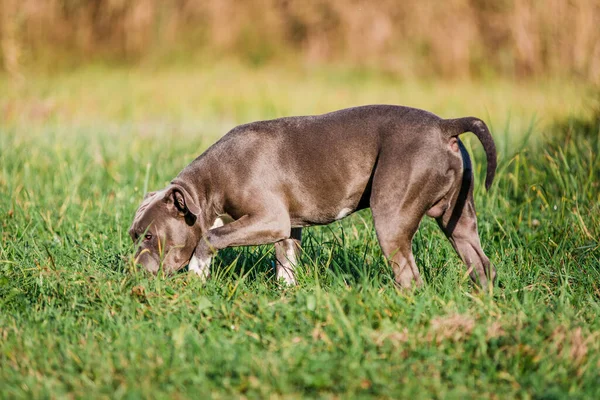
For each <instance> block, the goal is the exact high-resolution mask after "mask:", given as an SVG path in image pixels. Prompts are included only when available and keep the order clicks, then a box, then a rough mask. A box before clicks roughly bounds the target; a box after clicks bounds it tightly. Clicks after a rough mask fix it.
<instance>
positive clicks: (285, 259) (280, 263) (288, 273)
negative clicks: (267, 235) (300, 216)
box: [275, 228, 302, 285]
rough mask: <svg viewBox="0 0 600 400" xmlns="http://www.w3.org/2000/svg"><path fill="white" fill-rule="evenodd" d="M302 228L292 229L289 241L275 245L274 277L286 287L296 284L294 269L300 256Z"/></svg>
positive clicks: (285, 240)
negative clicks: (282, 281) (284, 283)
mask: <svg viewBox="0 0 600 400" xmlns="http://www.w3.org/2000/svg"><path fill="white" fill-rule="evenodd" d="M301 240H302V228H292V231H291V235H290V238H289V239H284V240H281V241H279V242H277V243H275V258H276V261H275V262H276V267H275V269H276V277H277V279H283V280H284V281H285V282H286V283H287V284H288V285H295V284H296V276H295V273H294V269H295V268H296V265H297V263H298V257H299V256H300V243H301Z"/></svg>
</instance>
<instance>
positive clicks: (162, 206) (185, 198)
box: [129, 184, 200, 274]
mask: <svg viewBox="0 0 600 400" xmlns="http://www.w3.org/2000/svg"><path fill="white" fill-rule="evenodd" d="M199 213H200V209H199V207H198V205H196V203H195V202H194V201H193V199H192V198H191V196H190V194H189V193H188V191H187V190H186V189H185V188H184V187H182V186H180V185H177V184H171V185H169V186H168V187H167V188H165V189H163V190H160V191H158V192H151V193H148V194H147V195H146V196H145V197H144V201H142V204H141V205H140V207H139V208H138V210H137V212H136V213H135V217H134V219H133V223H132V224H131V228H129V236H131V239H132V240H133V242H134V243H135V244H136V245H137V246H138V248H137V251H136V254H135V262H136V263H139V264H142V266H143V267H144V268H145V269H146V270H148V271H150V272H152V273H153V274H156V273H157V272H158V271H159V269H160V266H161V265H162V267H163V271H165V272H166V273H172V272H175V271H177V270H179V269H181V268H183V267H185V266H186V265H187V264H188V262H189V260H190V258H191V257H192V253H193V252H194V249H195V247H196V245H197V244H198V241H199V240H200V232H199V229H198V228H197V227H196V219H197V218H198V215H199Z"/></svg>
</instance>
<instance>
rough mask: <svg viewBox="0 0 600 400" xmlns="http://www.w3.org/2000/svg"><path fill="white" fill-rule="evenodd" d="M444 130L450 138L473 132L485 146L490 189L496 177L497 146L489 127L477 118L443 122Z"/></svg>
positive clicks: (486, 180) (487, 180) (487, 182)
mask: <svg viewBox="0 0 600 400" xmlns="http://www.w3.org/2000/svg"><path fill="white" fill-rule="evenodd" d="M442 128H443V129H444V131H445V132H446V133H447V134H448V135H449V136H450V137H456V136H458V135H460V134H461V133H464V132H472V133H474V134H475V136H477V139H479V141H480V142H481V144H482V145H483V149H484V150H485V155H486V158H487V171H486V176H485V188H486V189H489V188H490V186H491V185H492V181H493V180H494V176H495V175H496V145H495V144H494V139H493V138H492V135H491V134H490V131H489V129H488V127H487V125H486V124H485V123H484V122H483V121H482V120H480V119H479V118H475V117H465V118H456V119H445V120H442Z"/></svg>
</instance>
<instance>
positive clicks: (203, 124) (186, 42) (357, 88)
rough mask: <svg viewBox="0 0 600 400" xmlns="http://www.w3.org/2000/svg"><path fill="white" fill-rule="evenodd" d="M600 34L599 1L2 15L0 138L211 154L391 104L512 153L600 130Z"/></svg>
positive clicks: (159, 4)
mask: <svg viewBox="0 0 600 400" xmlns="http://www.w3.org/2000/svg"><path fill="white" fill-rule="evenodd" d="M599 27H600V0H577V1H574V0H548V1H535V0H494V1H490V0H447V1H443V2H440V1H434V0H421V1H391V0H381V1H376V2H373V1H362V0H327V1H325V0H315V1H298V0H239V1H233V0H204V1H200V0H171V1H166V0H0V120H1V122H0V124H2V125H4V126H13V125H14V126H18V129H17V130H18V131H19V132H21V134H27V135H30V136H31V135H33V133H32V132H33V131H34V130H33V129H32V126H33V125H36V124H38V123H40V124H42V125H44V126H46V127H47V126H48V124H49V123H51V122H54V123H56V124H60V126H61V128H65V129H66V128H67V127H68V126H71V125H72V126H82V125H86V126H91V127H94V126H96V127H97V126H98V123H101V124H103V125H102V126H103V127H104V128H103V129H102V130H100V131H99V130H98V129H96V130H93V132H95V133H94V134H92V135H91V136H92V137H101V136H102V135H104V140H106V134H107V129H106V127H107V126H109V125H110V124H114V125H115V126H119V127H120V129H123V130H124V131H126V132H128V133H133V134H138V133H140V132H142V133H144V134H148V135H149V134H152V133H155V134H156V135H159V136H160V135H163V136H164V135H165V134H168V135H169V136H170V137H179V136H181V137H185V138H191V139H193V140H196V141H202V146H205V145H207V144H209V143H210V142H211V140H213V139H214V138H216V137H219V136H221V135H223V134H224V133H225V132H227V130H228V129H229V128H231V127H232V126H234V125H236V124H239V123H243V122H248V121H251V120H257V119H267V118H275V117H280V116H285V115H305V114H315V113H322V112H327V111H332V110H336V109H340V108H344V107H349V106H355V105H361V104H369V103H392V104H402V105H408V106H413V107H419V108H424V109H427V110H430V111H433V112H435V113H437V114H439V115H440V116H442V117H447V118H450V117H456V116H462V115H467V114H470V115H476V116H479V117H481V118H483V119H485V120H486V122H487V123H488V124H489V125H490V126H491V127H492V128H493V130H494V133H495V134H496V138H497V140H498V142H499V143H500V145H506V146H509V145H510V146H513V145H519V143H521V141H522V140H524V138H527V140H530V142H535V141H536V140H538V139H539V138H542V137H543V135H544V132H545V130H544V128H545V127H547V126H551V125H552V126H555V125H556V124H562V125H565V124H568V123H569V122H568V121H572V120H591V119H594V120H597V119H598V115H600V112H598V110H599V109H600V106H599V104H600V96H599V94H598V93H600V91H599V90H598V84H600V28H599ZM130 122H131V123H132V124H131V125H130V126H125V125H124V123H130ZM15 124H16V125H15ZM562 125H561V126H562ZM0 126H1V125H0ZM68 131H69V130H68V129H67V130H64V129H63V131H62V132H63V135H64V134H66V133H65V132H68ZM190 151H193V152H194V153H197V151H198V149H197V147H196V148H194V147H191V150H190Z"/></svg>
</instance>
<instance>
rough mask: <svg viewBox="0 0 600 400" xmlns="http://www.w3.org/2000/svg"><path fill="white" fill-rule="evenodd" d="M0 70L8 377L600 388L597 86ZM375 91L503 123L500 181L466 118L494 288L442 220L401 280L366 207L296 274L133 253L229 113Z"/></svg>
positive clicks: (2, 354)
mask: <svg viewBox="0 0 600 400" xmlns="http://www.w3.org/2000/svg"><path fill="white" fill-rule="evenodd" d="M0 82H1V83H0V91H1V92H2V93H3V96H2V98H0V111H1V112H2V113H3V119H2V121H1V122H0V230H1V239H2V241H1V244H0V382H2V384H1V386H2V390H1V393H2V395H3V396H5V397H27V398H30V397H47V396H53V397H63V396H66V395H68V394H70V395H73V396H75V397H89V396H91V395H94V397H101V396H109V397H125V396H130V397H136V396H137V397H157V398H165V397H177V396H180V397H191V398H204V397H207V396H209V395H211V396H213V397H239V396H240V395H245V396H248V397H253V398H263V397H268V396H275V397H294V398H295V397H306V396H311V397H317V396H319V397H320V396H323V397H335V396H338V397H356V396H376V397H390V398H398V397H408V396H412V397H415V398H431V397H451V398H454V397H464V396H466V397H494V396H497V397H514V396H518V397H527V396H528V395H531V396H534V397H550V398H554V397H557V398H562V397H566V396H572V397H588V398H594V397H597V395H598V394H599V393H598V390H599V389H598V384H597V383H598V379H599V378H600V377H599V376H598V372H597V370H598V366H599V365H600V364H599V363H600V344H599V343H600V341H598V336H599V335H600V323H599V322H598V313H599V311H600V310H599V305H600V303H599V299H600V290H599V288H598V286H599V283H598V282H600V247H599V246H600V244H599V242H598V238H599V237H600V206H599V204H600V188H599V184H598V182H599V180H598V176H600V160H599V158H598V157H597V155H598V154H600V141H599V140H598V139H599V137H598V135H599V128H600V126H599V125H598V122H597V121H594V120H593V114H592V112H593V105H594V104H597V103H594V102H595V101H597V98H594V97H593V93H592V92H589V89H588V88H586V87H585V86H579V85H577V84H567V83H564V82H563V83H561V82H549V83H545V84H542V83H522V84H511V83H510V82H490V83H469V82H463V83H444V82H428V83H422V82H421V83H419V82H399V81H395V80H394V79H392V78H390V77H382V76H379V75H371V74H357V73H355V72H352V71H339V70H315V71H301V70H292V71H284V70H280V69H275V68H273V69H263V70H252V71H248V70H244V69H241V68H240V67H238V66H236V65H234V64H226V65H219V66H216V67H214V68H208V67H202V68H199V69H198V70H192V69H170V70H158V71H153V70H145V69H140V70H118V69H101V68H100V69H93V68H90V69H86V70H82V71H74V72H72V73H69V74H66V73H65V74H62V75H60V76H47V77H41V76H35V77H26V78H25V81H24V82H21V83H12V82H9V81H7V80H6V79H5V78H3V80H0ZM366 103H397V104H405V105H412V106H417V107H422V108H426V109H428V110H431V111H433V112H436V113H438V114H440V115H442V116H445V117H456V116H465V115H474V116H479V117H481V118H483V119H484V120H486V122H488V123H489V124H490V126H491V127H492V131H493V134H494V137H495V138H496V140H497V142H498V147H499V150H500V159H499V169H498V175H497V180H496V182H495V184H494V185H493V186H492V189H491V191H490V192H485V191H484V190H483V189H482V185H481V181H482V177H483V173H482V172H483V171H482V161H483V159H484V157H483V155H482V151H481V149H480V147H479V146H478V145H476V143H477V142H476V140H469V139H467V141H468V142H469V143H470V144H473V149H472V152H473V154H474V156H475V159H476V172H477V180H478V181H477V182H478V183H477V187H476V193H475V194H476V198H475V201H476V205H477V209H478V215H479V231H480V235H481V239H482V243H483V247H484V250H485V251H486V253H487V254H488V255H489V256H490V259H491V260H492V262H493V263H494V264H495V265H496V267H497V269H498V280H499V283H498V287H496V288H494V292H493V295H492V296H484V295H482V294H479V293H478V292H477V291H475V290H474V289H473V288H472V286H471V285H470V283H469V281H468V276H467V274H466V271H465V269H464V267H463V265H462V264H461V262H460V260H459V259H458V257H457V256H456V255H455V254H454V253H453V250H452V248H451V247H450V245H449V244H448V243H447V241H446V239H445V238H444V237H443V234H442V233H441V232H440V231H439V229H438V228H437V226H436V225H435V223H434V222H432V221H431V220H424V222H423V223H422V225H421V228H420V230H419V232H418V233H417V235H416V238H415V241H414V251H415V257H416V259H417V263H418V264H419V266H420V268H421V271H422V274H423V276H424V279H425V281H426V285H425V287H424V288H423V289H421V290H419V291H417V292H414V293H404V292H399V291H397V290H396V289H395V287H394V285H393V284H392V274H391V271H390V270H389V268H388V266H387V265H386V264H385V262H384V261H383V258H382V255H381V250H380V249H379V246H378V244H377V240H376V237H375V233H374V231H373V227H372V222H371V219H370V214H369V212H368V211H364V212H360V213H358V214H357V215H354V216H352V217H350V218H348V219H345V220H343V221H341V222H337V223H334V224H332V225H330V226H327V227H318V228H311V229H308V230H306V235H305V240H304V250H305V251H304V256H303V259H302V264H303V265H302V269H301V271H300V272H299V285H298V287H295V288H284V287H281V286H279V285H278V284H277V283H276V282H275V281H274V279H273V275H272V271H271V270H272V257H273V254H272V253H273V251H272V249H271V248H270V247H268V246H265V247H255V248H245V249H228V250H226V251H223V252H221V254H220V255H219V257H218V258H217V259H216V260H215V262H214V264H213V266H214V269H215V273H214V277H213V279H211V280H210V281H209V283H208V284H207V285H206V286H204V285H202V284H201V283H200V282H199V281H198V280H197V279H194V277H192V276H188V275H186V274H179V275H177V276H174V277H170V278H158V279H153V278H149V277H148V276H146V274H145V273H143V272H142V271H139V270H137V269H135V268H134V267H133V266H132V265H131V262H130V256H131V250H132V244H131V243H130V239H129V237H128V235H127V233H126V230H127V228H128V226H129V224H130V222H131V218H132V216H133V213H134V211H135V209H136V207H137V206H138V204H139V202H140V200H141V198H142V196H143V192H144V188H145V187H148V188H149V189H150V190H151V189H156V188H160V187H162V186H163V185H164V184H165V183H166V182H168V181H169V180H170V179H171V178H172V177H173V176H175V175H176V174H177V173H178V172H179V170H181V169H182V168H183V167H184V166H185V165H186V164H187V163H189V162H190V161H191V160H192V159H193V158H195V157H196V156H197V155H198V154H199V153H201V152H202V151H203V150H204V149H206V148H207V147H208V146H209V145H210V144H211V143H212V142H214V140H215V139H216V138H218V137H219V136H221V135H223V134H224V133H225V132H226V131H227V129H228V128H230V127H231V126H234V125H235V124H238V123H242V122H247V121H251V120H255V119H263V118H273V117H278V116H282V115H298V114H311V113H320V112H325V111H330V110H334V109H338V108H342V107H345V106H350V105H358V104H366ZM464 136H465V138H468V137H469V135H468V134H466V135H464Z"/></svg>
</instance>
